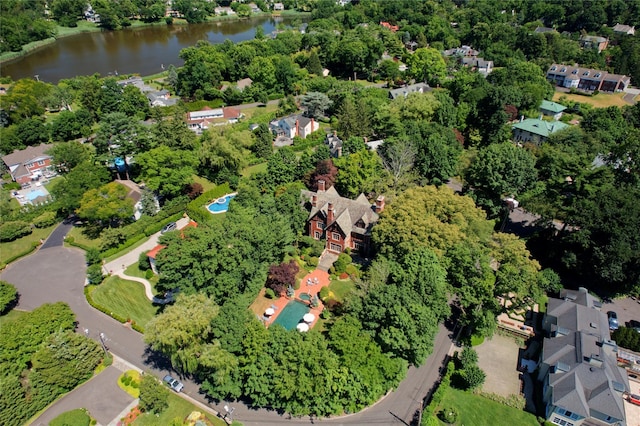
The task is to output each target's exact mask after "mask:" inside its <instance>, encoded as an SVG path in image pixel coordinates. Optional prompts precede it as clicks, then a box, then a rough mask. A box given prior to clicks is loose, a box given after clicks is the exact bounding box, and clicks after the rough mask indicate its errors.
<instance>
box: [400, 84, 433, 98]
mask: <svg viewBox="0 0 640 426" xmlns="http://www.w3.org/2000/svg"><path fill="white" fill-rule="evenodd" d="M432 90H433V89H432V88H431V87H429V85H428V84H427V83H416V84H409V85H407V86H403V87H400V88H398V89H391V90H389V97H390V98H391V99H395V98H397V97H398V96H403V97H405V98H406V97H407V96H409V94H410V93H426V92H430V91H432Z"/></svg>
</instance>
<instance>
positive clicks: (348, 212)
mask: <svg viewBox="0 0 640 426" xmlns="http://www.w3.org/2000/svg"><path fill="white" fill-rule="evenodd" d="M313 195H315V196H316V205H315V207H314V206H311V208H310V211H309V220H310V219H312V218H313V217H315V216H316V215H320V216H321V217H322V218H323V219H326V218H327V217H328V209H329V203H331V204H332V205H333V215H334V219H333V221H332V222H330V223H327V224H326V226H327V228H328V227H330V226H331V225H334V224H335V225H337V226H338V227H339V228H340V231H342V233H343V234H344V235H350V234H351V233H357V234H362V235H366V234H368V233H370V232H371V228H372V226H373V225H374V224H375V223H376V222H377V221H378V218H379V216H378V213H376V212H375V211H374V210H373V209H374V207H373V206H372V205H371V204H370V203H369V200H367V197H366V196H365V195H364V194H360V195H359V196H358V197H357V198H356V199H355V200H352V199H350V198H345V197H341V196H340V194H338V191H336V189H335V188H334V187H333V186H332V187H330V188H329V189H327V190H326V191H318V192H313V191H306V190H303V191H302V196H303V197H304V198H305V200H306V201H308V200H310V199H311V198H312V197H313ZM359 222H361V223H363V224H364V227H360V226H356V225H357V224H358V223H359Z"/></svg>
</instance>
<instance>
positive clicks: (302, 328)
mask: <svg viewBox="0 0 640 426" xmlns="http://www.w3.org/2000/svg"><path fill="white" fill-rule="evenodd" d="M296 329H297V330H298V331H301V332H303V333H304V332H305V331H309V324H306V323H304V322H301V323H300V324H298V326H297V327H296Z"/></svg>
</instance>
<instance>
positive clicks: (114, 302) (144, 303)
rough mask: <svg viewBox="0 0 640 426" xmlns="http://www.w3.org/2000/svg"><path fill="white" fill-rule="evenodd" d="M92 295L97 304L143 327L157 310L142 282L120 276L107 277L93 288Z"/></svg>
mask: <svg viewBox="0 0 640 426" xmlns="http://www.w3.org/2000/svg"><path fill="white" fill-rule="evenodd" d="M91 297H92V298H93V300H94V302H96V303H97V304H99V305H102V306H103V307H105V308H108V309H109V310H110V311H111V312H113V313H114V314H118V315H120V316H121V317H123V318H130V319H131V320H133V321H135V322H136V324H138V325H140V326H141V327H143V328H144V326H145V325H147V322H149V320H150V319H151V318H153V317H154V315H155V314H156V311H157V307H155V306H153V305H152V304H151V301H150V300H149V299H147V296H146V295H145V293H144V287H143V286H142V284H140V283H138V282H135V281H128V280H123V279H122V278H120V277H115V276H113V277H109V278H107V279H106V280H105V281H104V282H103V283H102V284H100V285H99V286H97V287H96V288H95V289H94V290H93V293H91Z"/></svg>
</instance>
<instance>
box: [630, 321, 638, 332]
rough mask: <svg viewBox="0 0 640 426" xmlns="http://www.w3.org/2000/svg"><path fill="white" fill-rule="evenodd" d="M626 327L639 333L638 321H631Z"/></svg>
mask: <svg viewBox="0 0 640 426" xmlns="http://www.w3.org/2000/svg"><path fill="white" fill-rule="evenodd" d="M627 327H629V328H633V329H634V330H635V331H637V332H638V333H640V321H636V320H631V321H629V322H628V323H627Z"/></svg>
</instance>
